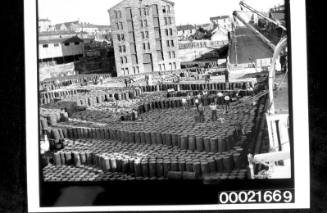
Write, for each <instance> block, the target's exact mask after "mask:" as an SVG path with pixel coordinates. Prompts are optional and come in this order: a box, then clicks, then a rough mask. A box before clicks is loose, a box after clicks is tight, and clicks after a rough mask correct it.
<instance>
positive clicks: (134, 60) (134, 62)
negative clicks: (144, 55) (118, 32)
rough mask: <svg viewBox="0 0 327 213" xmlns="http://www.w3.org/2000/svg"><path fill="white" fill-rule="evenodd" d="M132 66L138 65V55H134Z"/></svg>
mask: <svg viewBox="0 0 327 213" xmlns="http://www.w3.org/2000/svg"><path fill="white" fill-rule="evenodd" d="M132 64H138V60H137V55H136V54H132Z"/></svg>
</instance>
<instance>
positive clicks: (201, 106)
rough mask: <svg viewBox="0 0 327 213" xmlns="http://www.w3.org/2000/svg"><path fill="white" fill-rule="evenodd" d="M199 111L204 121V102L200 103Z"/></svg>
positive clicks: (201, 119)
mask: <svg viewBox="0 0 327 213" xmlns="http://www.w3.org/2000/svg"><path fill="white" fill-rule="evenodd" d="M198 111H199V121H200V122H201V123H202V122H204V120H205V119H204V107H203V105H202V103H200V104H199V107H198Z"/></svg>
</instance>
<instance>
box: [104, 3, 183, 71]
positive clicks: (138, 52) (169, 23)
mask: <svg viewBox="0 0 327 213" xmlns="http://www.w3.org/2000/svg"><path fill="white" fill-rule="evenodd" d="M108 12H109V16H110V23H111V26H112V36H113V44H114V52H115V61H116V69H117V76H125V75H133V74H139V73H148V72H157V71H168V70H176V69H180V62H179V60H178V56H177V54H178V39H177V38H178V36H177V29H176V25H175V15H174V3H173V2H171V1H168V0H123V1H121V2H120V3H118V4H117V5H115V6H114V7H112V8H111V9H109V10H108Z"/></svg>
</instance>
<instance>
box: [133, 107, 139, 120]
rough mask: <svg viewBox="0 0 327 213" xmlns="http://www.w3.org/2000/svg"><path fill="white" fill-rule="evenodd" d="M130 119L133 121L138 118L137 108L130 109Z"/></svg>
mask: <svg viewBox="0 0 327 213" xmlns="http://www.w3.org/2000/svg"><path fill="white" fill-rule="evenodd" d="M132 120H133V121H136V120H138V113H137V110H136V109H133V110H132Z"/></svg>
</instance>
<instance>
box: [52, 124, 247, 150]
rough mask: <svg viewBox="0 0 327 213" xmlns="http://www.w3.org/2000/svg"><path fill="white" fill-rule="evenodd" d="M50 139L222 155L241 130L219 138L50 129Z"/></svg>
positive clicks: (235, 140) (108, 129) (236, 139)
mask: <svg viewBox="0 0 327 213" xmlns="http://www.w3.org/2000/svg"><path fill="white" fill-rule="evenodd" d="M48 131H49V133H50V138H51V139H53V140H54V141H55V142H56V143H57V142H59V140H60V139H63V138H70V139H79V138H90V139H111V140H117V141H121V142H123V143H132V144H154V145H155V144H157V145H167V146H176V147H179V148H180V149H183V150H191V151H194V150H196V151H199V152H203V151H204V152H213V153H222V152H224V151H228V150H229V149H230V148H231V147H233V146H234V145H235V143H236V142H237V141H238V140H241V138H242V137H241V129H236V128H235V127H233V132H231V131H229V133H231V135H227V134H225V135H221V136H220V137H207V136H205V135H191V134H190V135H185V134H183V135H181V134H178V133H175V134H172V133H169V132H149V131H124V130H115V129H110V128H84V127H76V128H51V129H48Z"/></svg>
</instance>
